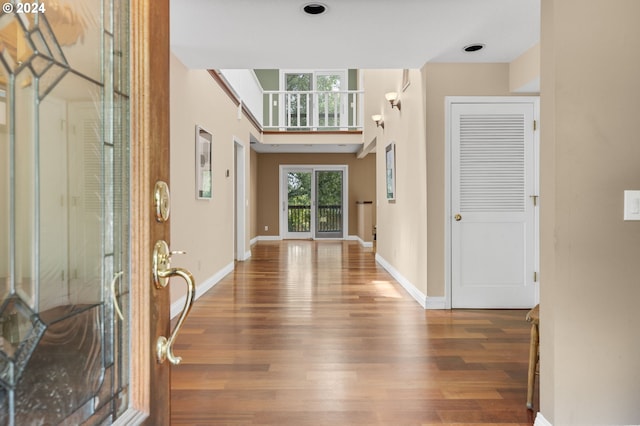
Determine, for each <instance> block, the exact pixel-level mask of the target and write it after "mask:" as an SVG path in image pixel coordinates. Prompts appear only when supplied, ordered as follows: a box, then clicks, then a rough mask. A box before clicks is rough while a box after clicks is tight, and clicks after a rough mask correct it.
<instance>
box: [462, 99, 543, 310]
mask: <svg viewBox="0 0 640 426" xmlns="http://www.w3.org/2000/svg"><path fill="white" fill-rule="evenodd" d="M533 121H534V104H532V103H504V104H455V103H454V104H452V109H451V127H452V128H451V149H452V156H451V160H452V167H451V172H452V176H451V184H452V186H451V191H452V194H451V213H452V218H451V250H452V251H451V268H452V270H451V290H452V291H451V302H452V307H454V308H530V307H532V306H533V305H534V301H535V297H536V296H535V294H536V293H535V285H534V265H535V259H536V255H535V252H534V251H535V249H536V242H535V232H536V226H535V212H534V203H533V201H532V199H531V197H530V196H531V195H534V194H535V192H534V190H535V184H534V179H535V176H536V174H535V169H534V167H535V164H534V160H535V155H534V153H535V151H534V128H533Z"/></svg>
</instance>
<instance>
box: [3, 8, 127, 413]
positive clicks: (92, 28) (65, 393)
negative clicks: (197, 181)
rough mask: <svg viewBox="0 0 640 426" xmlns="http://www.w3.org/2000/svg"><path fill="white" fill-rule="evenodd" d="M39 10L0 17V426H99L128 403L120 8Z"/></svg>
mask: <svg viewBox="0 0 640 426" xmlns="http://www.w3.org/2000/svg"><path fill="white" fill-rule="evenodd" d="M39 4H40V5H41V6H42V7H41V8H40V10H41V11H44V12H43V13H37V14H36V13H34V14H17V13H16V12H15V11H14V12H13V13H5V14H4V15H2V16H1V17H0V52H2V53H1V54H2V61H0V425H22V424H25V425H26V424H29V425H31V424H61V423H62V424H85V423H86V424H110V423H111V422H112V421H113V420H115V419H116V418H117V417H118V415H119V414H121V413H122V412H123V411H124V410H126V409H127V401H128V400H129V398H128V396H127V395H128V389H127V386H128V383H129V379H128V371H129V369H128V359H129V357H128V353H127V350H128V347H129V345H128V339H129V325H128V322H129V318H128V309H127V308H128V292H129V290H128V289H129V284H128V283H129V281H128V279H129V278H128V277H129V271H128V265H129V257H128V253H129V239H130V236H129V226H128V223H129V208H128V207H129V201H128V200H129V189H128V187H129V172H128V170H129V163H128V161H129V154H128V152H129V151H128V150H129V131H128V122H129V120H128V113H129V109H128V102H129V101H128V98H129V96H128V87H129V86H128V83H126V81H128V67H129V64H128V60H129V59H128V58H129V57H128V47H127V46H128V13H129V11H128V6H127V4H128V2H126V1H124V0H113V1H107V0H67V1H66V2H65V3H64V5H62V6H60V7H53V6H52V5H51V4H50V3H49V2H39ZM114 28H116V29H117V30H118V32H119V33H118V36H117V37H116V36H115V35H114ZM11 175H13V176H14V180H13V181H11V180H10V179H9V176H11ZM114 277H115V278H117V279H114ZM115 299H117V300H118V301H119V303H120V307H121V310H122V311H123V312H124V315H123V316H122V319H120V318H119V317H118V316H117V315H116V310H115V306H114V300H115Z"/></svg>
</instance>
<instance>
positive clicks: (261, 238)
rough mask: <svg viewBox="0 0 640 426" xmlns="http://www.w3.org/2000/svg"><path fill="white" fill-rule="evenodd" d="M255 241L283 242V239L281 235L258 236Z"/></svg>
mask: <svg viewBox="0 0 640 426" xmlns="http://www.w3.org/2000/svg"><path fill="white" fill-rule="evenodd" d="M254 240H255V241H256V242H258V241H282V237H281V236H280V235H258V236H257V237H255V238H254ZM254 244H255V243H254Z"/></svg>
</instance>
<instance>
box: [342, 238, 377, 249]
mask: <svg viewBox="0 0 640 426" xmlns="http://www.w3.org/2000/svg"><path fill="white" fill-rule="evenodd" d="M346 239H347V240H350V241H357V242H359V243H360V245H361V246H362V247H365V248H371V247H373V242H372V241H365V240H363V239H362V238H360V236H358V235H349V236H348V237H347V238H346Z"/></svg>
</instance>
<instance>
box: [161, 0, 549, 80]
mask: <svg viewBox="0 0 640 426" xmlns="http://www.w3.org/2000/svg"><path fill="white" fill-rule="evenodd" d="M309 2H311V0H171V49H172V51H173V52H174V53H175V54H176V55H177V56H178V58H179V59H180V60H181V61H182V62H183V63H184V64H185V65H186V66H187V67H189V68H192V69H205V68H209V69H211V68H215V69H219V68H239V69H251V68H306V69H314V68H315V69H318V68H325V69H326V68H420V67H422V66H423V65H424V64H425V63H427V62H511V61H512V60H513V59H515V58H517V57H518V56H519V55H520V54H521V53H523V52H524V51H526V50H527V49H529V48H530V47H532V46H533V45H535V44H536V43H537V42H538V41H539V36H540V0H319V2H321V3H324V4H325V5H327V7H328V11H327V12H326V13H325V14H323V15H316V16H309V15H306V14H304V13H303V12H302V7H303V6H304V5H305V4H307V3H309ZM472 43H483V44H485V45H486V48H485V49H483V50H481V51H479V52H476V53H471V54H469V53H465V52H463V51H462V48H463V47H464V46H465V45H468V44H472Z"/></svg>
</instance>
